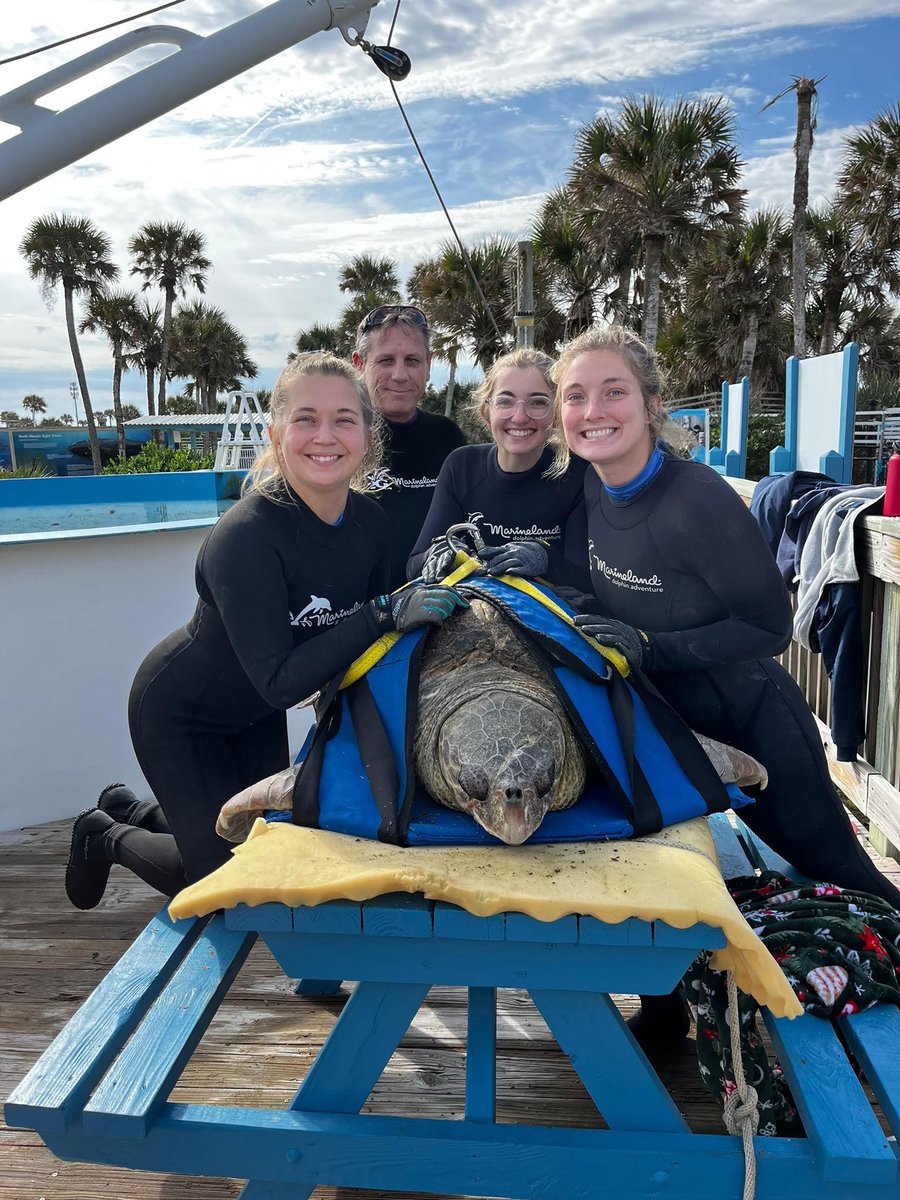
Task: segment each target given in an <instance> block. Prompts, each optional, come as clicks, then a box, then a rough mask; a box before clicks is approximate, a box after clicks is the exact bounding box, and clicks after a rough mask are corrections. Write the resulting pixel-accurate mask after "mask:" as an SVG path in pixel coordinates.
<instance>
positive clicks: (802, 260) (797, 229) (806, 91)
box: [760, 75, 825, 358]
mask: <svg viewBox="0 0 900 1200" xmlns="http://www.w3.org/2000/svg"><path fill="white" fill-rule="evenodd" d="M824 78H825V76H824V75H823V76H822V78H821V79H808V78H807V77H806V76H805V75H795V76H794V82H793V83H792V84H791V85H790V87H786V88H785V89H784V91H783V92H779V93H778V95H777V96H775V97H774V98H773V99H771V100H770V101H769V103H768V104H764V105H763V107H762V109H761V110H760V111H761V112H765V111H766V109H767V108H771V107H772V105H773V104H775V103H776V101H778V100H780V99H781V98H782V96H786V95H787V94H788V92H796V93H797V136H796V137H795V138H794V210H793V219H792V225H791V229H792V234H791V238H792V252H791V283H792V299H793V306H794V354H795V355H796V356H797V358H806V209H807V206H808V205H809V159H810V155H811V154H812V146H813V133H814V132H815V128H816V115H817V111H818V106H819V102H818V92H817V91H816V87H817V86H818V84H820V83H821V82H822V79H824Z"/></svg>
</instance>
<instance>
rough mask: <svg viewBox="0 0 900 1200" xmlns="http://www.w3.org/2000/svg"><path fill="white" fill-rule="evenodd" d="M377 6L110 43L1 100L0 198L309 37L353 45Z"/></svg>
mask: <svg viewBox="0 0 900 1200" xmlns="http://www.w3.org/2000/svg"><path fill="white" fill-rule="evenodd" d="M378 2H379V0H276V3H274V4H269V5H267V6H266V7H265V8H262V9H260V10H259V11H258V12H255V13H251V14H250V15H249V16H247V17H244V18H242V19H241V20H240V21H235V22H234V23H233V24H231V25H227V26H226V27H225V28H224V29H220V30H219V31H218V32H217V33H212V34H209V35H208V36H206V37H201V36H200V35H199V34H196V33H191V32H190V30H187V29H179V28H177V27H176V26H173V25H150V26H147V27H145V28H142V29H136V30H133V31H132V32H131V33H126V34H123V35H122V36H121V37H118V38H115V39H114V40H113V41H112V42H109V43H108V44H107V45H105V46H100V47H98V48H97V49H96V50H91V51H89V52H88V53H87V54H82V55H81V56H80V57H79V58H76V59H74V60H73V61H72V62H70V63H66V64H65V65H64V66H61V67H56V68H55V69H54V70H52V71H47V72H46V73H45V74H44V75H41V76H39V77H38V78H37V79H34V80H32V81H31V82H30V83H25V84H23V85H22V86H21V87H17V88H14V89H13V90H12V91H11V92H7V93H6V95H5V96H0V121H6V122H8V123H9V124H11V125H17V126H18V127H19V129H20V130H21V132H20V133H18V134H16V135H15V136H14V137H11V138H9V139H8V140H7V141H5V142H2V143H0V199H6V197H7V196H12V195H14V194H15V193H16V192H19V191H21V190H22V189H23V188H26V187H29V186H30V185H31V184H32V183H36V182H37V181H38V180H39V179H43V178H45V177H46V176H47V175H52V174H53V172H54V171H58V170H60V169H61V168H62V167H67V166H69V165H70V163H73V162H77V161H78V159H80V158H83V157H84V156H85V155H86V154H90V153H92V152H93V151H94V150H98V149H99V148H100V147H101V146H105V145H107V144H108V143H109V142H112V141H115V140H116V138H119V137H121V136H122V135H123V134H125V133H130V132H131V131H132V130H133V129H137V128H139V126H141V125H145V124H146V123H147V122H148V121H152V120H154V119H155V118H156V117H159V116H162V114H163V113H167V112H170V111H171V110H172V109H173V108H177V107H178V106H179V105H180V104H184V103H185V101H187V100H192V99H193V98H194V97H195V96H199V95H201V94H202V93H203V92H206V91H209V89H210V88H213V87H216V86H217V85H218V84H220V83H224V81H225V80H226V79H232V78H233V77H234V76H235V75H240V74H241V73H242V72H243V71H247V70H249V69H250V68H251V67H255V66H257V65H258V64H259V63H261V62H264V61H265V60H266V59H267V58H271V57H272V56H273V55H274V54H278V53H280V52H281V51H282V50H287V49H288V48H289V47H290V46H294V45H296V44H297V43H298V42H302V41H305V40H306V38H309V37H312V35H313V34H314V33H319V32H320V31H321V30H324V29H334V28H337V29H339V30H340V31H341V34H342V35H343V37H344V40H345V41H346V42H348V43H350V44H351V45H356V44H357V43H358V42H359V41H360V40H361V38H362V36H363V34H364V33H365V30H366V25H367V23H368V19H369V13H370V12H371V10H372V9H373V8H374V7H375V6H376V5H377V4H378ZM149 45H175V46H177V47H178V49H177V51H176V52H175V53H174V54H169V55H168V56H167V57H166V58H164V59H161V60H160V61H159V62H155V63H153V64H152V65H151V66H149V67H144V68H143V69H142V70H140V71H136V72H134V74H132V75H129V76H128V77H127V78H126V79H121V80H119V82H118V83H114V84H111V85H110V86H109V87H106V88H104V89H103V90H101V91H99V92H96V93H95V94H94V95H93V96H89V97H88V98H87V99H86V100H82V101H80V102H79V103H78V104H73V105H71V106H70V107H69V108H65V109H61V110H59V111H54V110H53V109H50V108H47V107H45V106H43V105H40V104H37V103H36V101H37V100H38V99H40V98H41V97H42V96H46V95H48V94H49V93H50V92H53V91H55V90H56V89H57V88H60V87H62V86H63V85H64V84H67V83H72V82H73V80H76V79H81V78H83V77H84V76H85V75H89V74H90V73H91V72H92V71H94V70H96V69H97V68H99V67H102V66H106V65H107V64H108V63H111V62H115V61H116V59H119V58H122V57H123V56H124V55H126V54H130V53H131V51H133V50H136V49H138V48H139V47H142V46H149Z"/></svg>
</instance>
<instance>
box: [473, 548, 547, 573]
mask: <svg viewBox="0 0 900 1200" xmlns="http://www.w3.org/2000/svg"><path fill="white" fill-rule="evenodd" d="M478 557H479V559H480V560H481V561H482V562H483V563H484V569H485V572H486V573H487V574H488V575H530V576H535V575H544V574H546V572H547V567H548V566H549V565H550V555H549V554H548V553H547V547H546V546H542V545H541V543H540V542H507V543H506V544H505V545H504V546H485V547H484V548H483V549H481V550H479V551H478Z"/></svg>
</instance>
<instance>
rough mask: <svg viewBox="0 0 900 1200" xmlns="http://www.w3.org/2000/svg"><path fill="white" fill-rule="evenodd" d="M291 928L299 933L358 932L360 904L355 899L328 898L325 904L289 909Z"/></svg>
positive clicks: (360, 918) (360, 912)
mask: <svg viewBox="0 0 900 1200" xmlns="http://www.w3.org/2000/svg"><path fill="white" fill-rule="evenodd" d="M291 918H292V921H293V928H294V929H296V930H297V931H298V932H300V933H360V932H361V931H362V905H361V904H360V903H358V901H356V900H329V901H328V903H327V904H315V905H303V906H300V907H298V908H293V909H291Z"/></svg>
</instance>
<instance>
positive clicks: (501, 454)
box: [407, 349, 586, 586]
mask: <svg viewBox="0 0 900 1200" xmlns="http://www.w3.org/2000/svg"><path fill="white" fill-rule="evenodd" d="M552 368H553V360H552V359H551V358H548V356H547V355H546V354H542V353H541V352H540V351H539V350H528V349H519V350H514V351H512V353H510V354H504V355H503V356H502V357H501V358H498V359H497V361H496V362H495V363H494V364H493V366H492V367H491V368H490V369H489V370H488V372H487V374H486V375H485V379H484V382H483V383H482V384H481V386H480V387H479V388H478V390H477V391H476V393H475V404H476V408H477V412H478V415H479V416H480V417H481V419H482V420H483V421H484V423H485V425H486V426H487V427H488V429H489V430H490V432H491V437H492V438H493V441H492V442H489V443H487V444H486V445H481V446H462V447H460V448H459V449H457V450H454V451H453V452H452V453H451V454H450V455H449V456H448V457H447V459H446V460H445V462H444V465H443V467H442V468H441V473H440V475H439V476H438V481H437V486H436V487H435V490H434V496H433V498H432V501H431V507H430V508H429V510H428V516H427V518H426V520H425V524H424V525H423V526H422V531H421V533H420V534H419V538H418V541H417V542H416V544H415V546H414V547H413V551H412V554H411V556H410V559H409V562H408V564H407V575H408V577H409V578H410V579H415V578H416V577H418V576H419V575H421V576H422V578H423V579H424V580H425V581H426V582H434V581H436V580H438V579H441V578H442V577H443V576H444V575H445V574H446V573H447V571H448V570H449V567H450V564H451V563H452V561H453V551H452V550H450V549H449V548H448V546H447V543H446V541H444V538H443V535H444V534H445V533H446V532H447V530H448V529H449V528H450V526H451V525H456V524H458V523H459V522H461V521H470V522H473V523H474V524H475V525H477V526H478V529H479V531H480V533H481V537H482V539H483V541H484V543H485V546H486V549H485V550H484V551H482V552H481V554H480V557H481V558H482V560H483V561H484V562H485V564H486V565H487V568H488V570H489V571H490V573H491V574H502V573H503V572H510V573H514V574H520V575H544V574H546V573H547V570H548V565H549V563H550V561H551V560H552V561H553V564H554V574H556V575H559V574H560V573H564V571H563V566H564V562H565V560H564V559H563V556H562V552H563V541H564V538H565V537H566V532H567V528H568V531H569V537H572V536H573V534H572V529H573V522H572V517H573V512H574V511H575V510H576V509H578V510H582V509H583V478H584V472H585V469H586V464H584V463H582V462H581V461H580V460H579V459H574V460H573V461H572V462H571V463H570V464H569V465H568V467H567V469H565V470H564V471H562V472H561V473H560V474H559V475H558V476H557V477H555V478H553V479H548V478H547V477H546V473H547V471H548V469H549V468H550V467H551V466H552V465H553V462H554V452H553V449H552V448H551V447H549V446H548V445H547V442H548V439H549V437H550V435H551V433H552V432H553V418H554V411H555V394H556V387H555V385H554V383H553V380H552V378H551V374H550V372H551V370H552ZM582 531H583V524H582V525H579V526H578V534H579V535H580V534H581V533H582ZM579 540H583V538H581V537H579ZM569 575H570V576H571V571H570V572H569ZM572 582H574V579H572ZM580 582H581V583H582V586H585V585H586V580H584V579H582V580H581V581H580Z"/></svg>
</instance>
